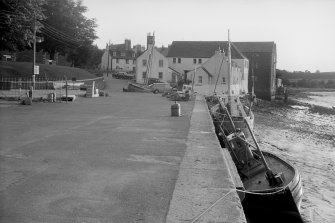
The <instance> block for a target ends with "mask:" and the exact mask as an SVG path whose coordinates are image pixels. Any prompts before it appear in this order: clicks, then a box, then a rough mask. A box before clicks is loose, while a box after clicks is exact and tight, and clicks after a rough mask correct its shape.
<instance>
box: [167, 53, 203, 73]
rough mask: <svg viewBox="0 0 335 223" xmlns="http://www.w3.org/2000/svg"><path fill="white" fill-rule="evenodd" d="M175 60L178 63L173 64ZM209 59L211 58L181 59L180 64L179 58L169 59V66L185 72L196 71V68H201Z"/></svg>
mask: <svg viewBox="0 0 335 223" xmlns="http://www.w3.org/2000/svg"><path fill="white" fill-rule="evenodd" d="M173 58H176V63H174V62H173ZM193 59H196V64H195V63H194V62H193ZM199 59H201V63H199ZM208 59H209V58H181V63H178V57H168V60H169V64H170V66H171V67H172V68H175V69H176V70H178V71H184V72H185V70H186V71H190V70H194V68H195V67H196V66H197V67H199V66H200V65H201V64H203V63H204V62H206V61H207V60H208Z"/></svg>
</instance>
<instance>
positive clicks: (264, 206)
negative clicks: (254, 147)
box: [242, 152, 303, 222]
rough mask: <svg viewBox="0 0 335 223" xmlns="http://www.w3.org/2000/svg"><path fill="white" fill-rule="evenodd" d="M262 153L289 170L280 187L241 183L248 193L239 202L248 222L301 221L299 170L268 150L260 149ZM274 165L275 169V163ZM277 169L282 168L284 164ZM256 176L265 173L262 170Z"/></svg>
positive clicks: (285, 173)
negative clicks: (261, 187) (262, 187)
mask: <svg viewBox="0 0 335 223" xmlns="http://www.w3.org/2000/svg"><path fill="white" fill-rule="evenodd" d="M263 155H264V157H265V158H266V160H267V161H269V160H272V161H270V162H272V166H273V164H274V163H275V162H278V163H279V162H280V165H279V164H278V165H277V166H285V167H286V168H287V169H288V170H287V171H286V172H284V175H286V176H287V177H288V179H285V181H284V186H282V187H278V188H271V187H266V188H264V189H260V188H259V187H258V185H257V186H254V187H252V186H250V185H251V184H253V183H254V182H248V183H245V182H243V183H244V185H245V190H246V191H247V193H246V194H245V197H244V199H243V201H242V205H243V208H244V211H245V215H246V217H247V219H248V222H303V221H302V219H301V216H300V212H299V209H300V205H301V201H302V194H303V190H302V183H301V177H300V174H299V172H298V170H297V169H296V168H294V166H293V165H291V164H289V163H288V162H286V161H284V160H283V159H282V158H280V157H279V156H276V155H274V154H272V153H268V152H263ZM273 168H274V170H275V168H276V165H274V167H273ZM278 168H279V169H281V170H283V167H278ZM288 172H290V173H288ZM259 175H263V176H264V175H265V171H264V172H263V173H259ZM256 178H257V177H256ZM264 178H265V177H264ZM257 180H258V179H254V181H257ZM257 187H258V188H257Z"/></svg>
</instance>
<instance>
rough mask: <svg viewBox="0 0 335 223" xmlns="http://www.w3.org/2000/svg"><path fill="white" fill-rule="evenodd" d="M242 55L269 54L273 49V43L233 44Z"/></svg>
mask: <svg viewBox="0 0 335 223" xmlns="http://www.w3.org/2000/svg"><path fill="white" fill-rule="evenodd" d="M234 44H235V46H236V47H237V48H238V49H239V50H240V51H241V52H242V53H247V52H248V53H251V52H258V53H271V52H273V50H274V49H275V43H274V42H234Z"/></svg>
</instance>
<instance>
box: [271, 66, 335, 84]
mask: <svg viewBox="0 0 335 223" xmlns="http://www.w3.org/2000/svg"><path fill="white" fill-rule="evenodd" d="M276 73H277V77H278V78H282V79H283V84H284V85H286V86H292V87H307V88H335V72H322V73H321V72H320V73H309V72H288V71H286V70H276Z"/></svg>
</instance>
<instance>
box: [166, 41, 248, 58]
mask: <svg viewBox="0 0 335 223" xmlns="http://www.w3.org/2000/svg"><path fill="white" fill-rule="evenodd" d="M219 48H220V49H221V50H222V49H223V50H224V51H225V52H227V51H228V41H173V42H172V45H171V47H170V49H169V52H168V54H167V57H183V58H210V57H212V56H213V55H214V53H215V51H216V50H218V49H219ZM231 56H232V58H233V59H243V58H245V57H244V55H243V54H242V53H241V52H240V51H239V50H238V49H237V48H236V47H235V46H234V44H231Z"/></svg>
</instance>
